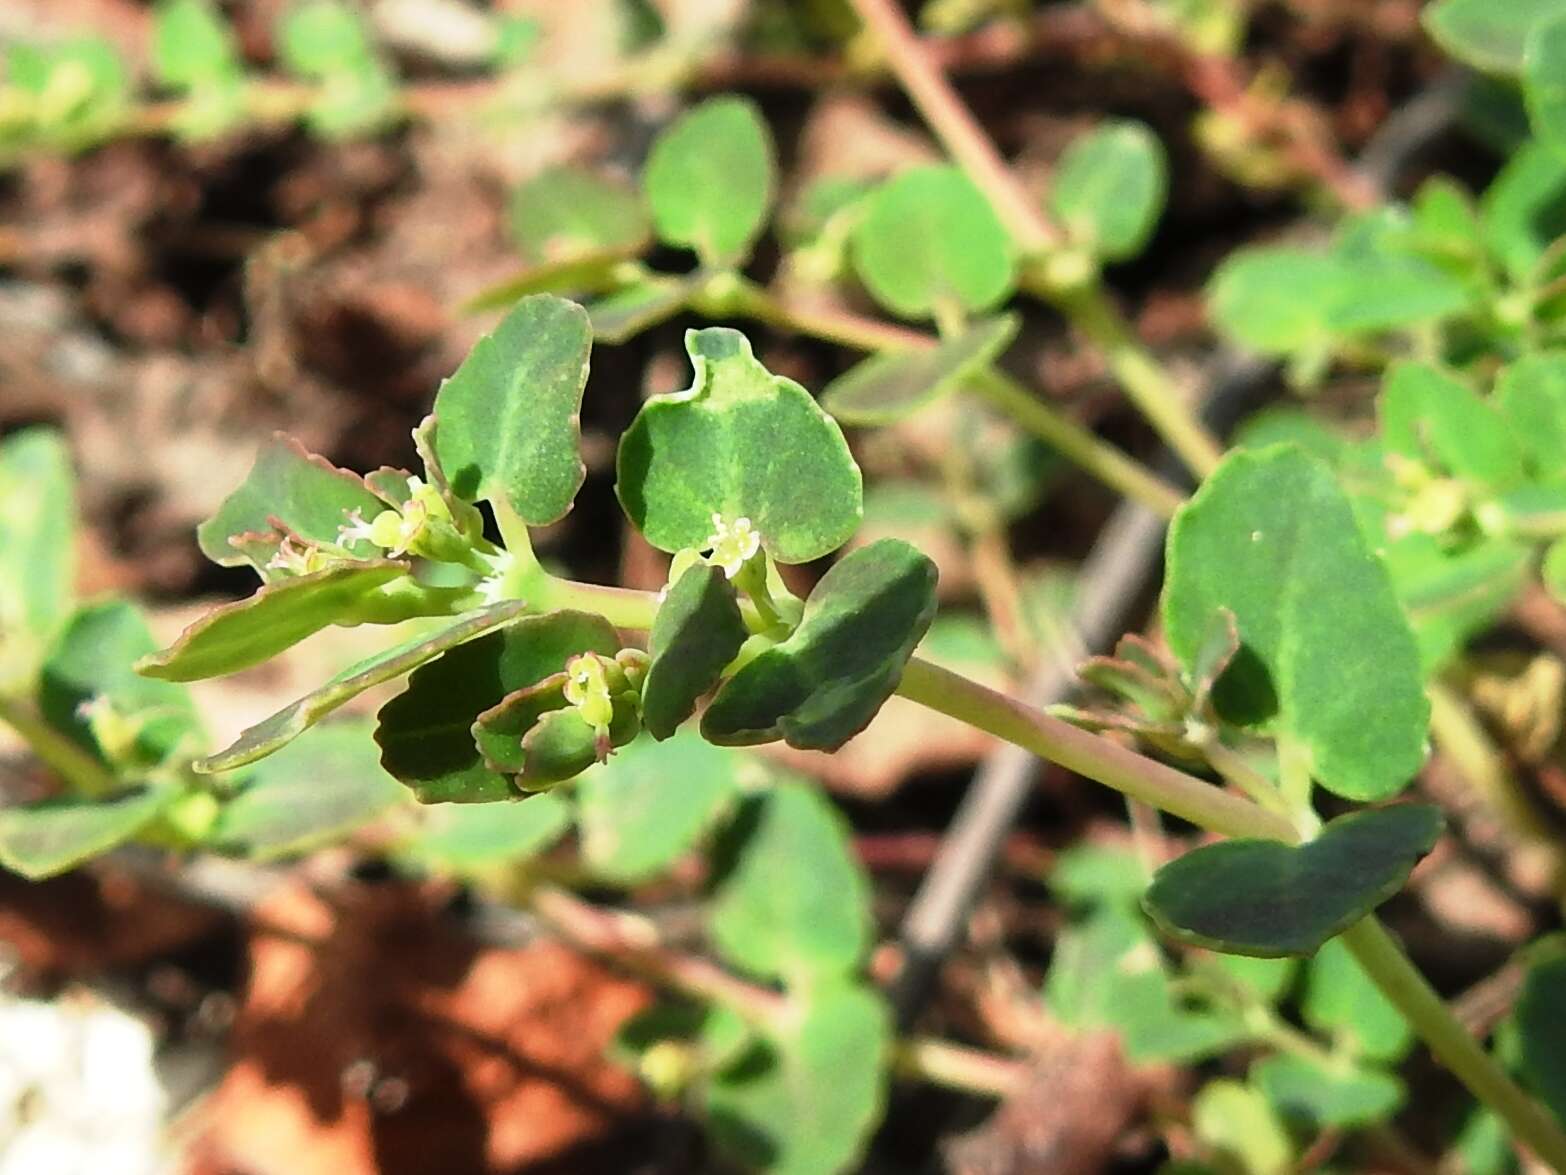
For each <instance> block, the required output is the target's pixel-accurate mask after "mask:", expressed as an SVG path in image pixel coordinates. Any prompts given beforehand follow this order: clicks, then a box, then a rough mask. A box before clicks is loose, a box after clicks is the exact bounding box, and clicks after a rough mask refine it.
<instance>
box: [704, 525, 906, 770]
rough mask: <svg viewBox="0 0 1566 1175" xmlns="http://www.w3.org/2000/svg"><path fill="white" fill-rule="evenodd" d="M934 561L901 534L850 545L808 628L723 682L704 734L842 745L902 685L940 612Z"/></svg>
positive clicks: (804, 624)
mask: <svg viewBox="0 0 1566 1175" xmlns="http://www.w3.org/2000/svg"><path fill="white" fill-rule="evenodd" d="M935 579H936V572H935V564H934V563H932V562H930V560H929V559H928V558H927V557H926V556H925V555H923V554H921V553H920V552H919V551H917V550H915V549H914V548H913V547H911V546H909V545H908V544H907V543H905V542H902V541H901V540H900V539H878V540H876V541H875V542H873V543H870V544H869V545H867V546H863V547H860V548H859V549H858V550H855V551H852V552H850V553H849V554H848V555H845V556H844V557H843V558H842V559H840V560H839V561H838V562H837V563H836V564H834V565H833V567H832V569H831V570H830V571H828V572H827V573H826V574H825V575H824V576H822V577H821V581H820V582H819V583H818V584H817V585H816V588H815V590H814V591H813V592H811V593H810V598H809V599H808V600H806V601H805V612H804V617H803V618H802V619H801V620H800V622H799V626H798V627H797V628H796V629H795V630H794V631H793V632H792V633H791V634H790V635H789V636H788V638H787V639H786V640H784V641H782V642H780V643H779V644H776V645H774V646H772V647H771V648H769V649H766V650H764V651H763V652H762V653H760V654H759V655H758V656H757V657H756V658H755V659H753V660H752V661H750V662H749V663H747V664H746V665H745V666H744V667H743V668H742V669H740V670H739V671H738V672H737V673H735V674H734V676H733V677H731V678H729V679H728V681H726V682H724V683H723V685H722V686H721V687H719V689H718V693H717V696H716V697H714V698H713V699H712V702H711V704H710V705H708V707H707V710H706V712H705V713H704V714H703V715H702V720H701V731H702V734H704V735H705V736H706V737H707V738H708V739H710V740H711V741H713V742H716V743H721V744H724V745H728V746H743V745H746V744H750V743H763V742H770V741H771V740H773V739H777V738H781V739H783V740H785V741H786V742H787V743H788V744H789V746H791V747H799V748H801V749H803V750H826V751H830V750H836V749H837V748H838V747H840V746H842V745H843V744H844V743H845V742H847V741H848V740H849V739H850V738H852V737H853V736H854V735H856V734H858V733H859V732H860V731H861V730H863V729H864V728H865V727H866V726H868V725H869V723H870V720H871V719H872V718H874V717H875V715H876V712H877V711H878V710H880V708H881V704H882V703H883V702H885V701H886V699H887V698H889V697H890V696H891V694H892V691H893V690H895V689H896V688H897V683H898V681H899V680H900V679H901V677H902V673H903V667H904V666H905V665H907V664H908V658H909V657H910V656H912V655H913V651H914V646H916V645H917V644H918V643H919V640H920V638H921V637H923V636H924V631H925V629H927V628H928V627H929V626H930V621H931V619H932V618H933V617H934V616H935Z"/></svg>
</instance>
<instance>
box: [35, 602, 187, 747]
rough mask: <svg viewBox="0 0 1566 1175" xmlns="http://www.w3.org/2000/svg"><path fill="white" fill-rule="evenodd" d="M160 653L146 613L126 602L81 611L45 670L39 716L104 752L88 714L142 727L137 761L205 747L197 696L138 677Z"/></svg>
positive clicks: (137, 734)
mask: <svg viewBox="0 0 1566 1175" xmlns="http://www.w3.org/2000/svg"><path fill="white" fill-rule="evenodd" d="M156 648H157V644H156V643H155V642H154V641H153V639H152V633H151V632H150V631H148V629H147V622H146V621H145V620H143V619H142V616H141V613H140V612H138V611H137V610H136V609H135V608H134V607H133V606H132V605H130V604H128V603H126V602H125V601H123V600H108V601H104V602H102V603H97V604H89V605H87V606H86V607H84V608H81V609H79V610H78V611H77V612H76V613H75V615H73V616H72V617H71V619H70V620H69V621H67V622H66V624H65V627H64V628H62V629H61V630H60V633H59V636H58V637H56V639H55V642H54V644H53V646H52V647H51V648H50V650H49V655H48V657H47V658H46V659H45V661H44V664H43V670H42V673H41V674H40V677H39V684H38V708H39V710H40V711H41V712H42V714H43V716H44V718H45V719H47V720H48V722H49V724H50V725H51V726H53V727H54V728H55V729H56V730H59V731H61V732H62V733H64V734H66V735H68V736H69V737H71V738H72V739H73V740H75V741H76V742H78V743H80V744H81V745H82V746H84V747H87V748H89V749H92V750H95V751H98V752H99V753H100V754H101V753H102V752H103V751H104V750H105V748H100V747H99V746H98V743H97V740H96V739H95V738H94V736H93V725H92V721H91V718H90V716H89V714H88V710H89V709H90V708H92V707H94V706H107V707H108V708H109V709H110V710H112V712H113V713H114V714H115V715H116V716H118V717H120V718H123V719H127V720H130V721H131V722H132V723H134V725H135V728H136V730H135V735H134V748H133V749H134V757H135V758H136V759H137V760H140V761H141V762H144V763H149V764H150V763H161V762H163V761H164V760H166V759H168V758H169V757H170V756H171V755H173V754H174V753H175V751H176V750H185V751H189V750H191V749H193V746H194V744H199V743H200V742H201V741H202V734H201V724H200V722H199V720H198V719H197V717H196V706H195V703H194V701H192V699H191V696H190V691H189V690H187V689H185V687H184V686H181V685H176V684H174V683H173V682H168V681H153V680H150V679H149V678H146V677H142V676H140V675H139V674H137V673H136V671H135V670H134V669H133V668H132V666H133V665H134V664H135V663H136V659H137V658H138V657H142V656H144V655H146V654H148V653H151V652H152V651H153V650H154V649H156Z"/></svg>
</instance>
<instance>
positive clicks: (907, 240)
mask: <svg viewBox="0 0 1566 1175" xmlns="http://www.w3.org/2000/svg"><path fill="white" fill-rule="evenodd" d="M853 260H854V268H855V270H856V271H857V272H858V274H859V278H860V280H861V281H863V282H864V283H865V288H866V289H868V290H869V291H870V293H871V294H872V295H873V296H874V297H875V299H876V301H878V302H880V303H881V304H882V305H883V306H885V307H886V308H887V309H889V310H891V311H893V312H894V313H896V314H900V315H902V316H903V317H905V318H929V317H932V316H933V315H934V314H935V312H936V309H937V307H940V306H942V305H944V304H948V303H949V304H951V305H953V306H955V307H958V308H960V309H962V310H966V311H968V312H970V313H977V312H979V311H983V310H989V309H991V308H992V307H994V306H996V305H998V304H999V303H1000V302H1001V301H1003V300H1004V299H1005V298H1006V296H1007V295H1008V294H1010V293H1011V290H1012V284H1013V280H1014V278H1015V276H1016V256H1015V251H1014V250H1013V248H1012V243H1011V238H1010V237H1009V236H1008V235H1007V233H1006V229H1005V226H1004V225H1002V224H1001V222H1000V218H999V217H997V216H996V215H995V210H994V209H993V208H991V207H990V203H989V201H988V200H986V199H985V198H984V193H982V192H981V191H979V189H978V188H977V187H975V186H974V184H973V181H972V180H970V179H969V178H968V177H967V176H966V175H964V174H963V173H962V171H960V170H959V169H958V168H956V167H952V166H948V165H940V166H933V167H914V168H910V169H908V170H907V171H904V172H902V173H901V174H899V175H897V176H895V177H893V178H892V179H890V180H888V181H887V182H886V183H885V184H883V185H882V187H881V188H880V190H879V191H877V192H876V193H875V195H874V196H872V197H871V198H870V201H869V208H868V210H867V211H866V213H865V216H864V218H863V219H862V220H860V221H859V223H858V224H857V225H856V226H855V227H854V236H853Z"/></svg>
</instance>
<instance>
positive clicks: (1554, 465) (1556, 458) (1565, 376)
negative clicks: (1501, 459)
mask: <svg viewBox="0 0 1566 1175" xmlns="http://www.w3.org/2000/svg"><path fill="white" fill-rule="evenodd" d="M1495 399H1496V402H1497V403H1498V404H1499V405H1500V407H1501V411H1502V412H1503V413H1504V414H1505V416H1506V418H1507V419H1508V420H1510V421H1511V424H1512V431H1513V432H1514V433H1515V434H1516V436H1517V439H1518V440H1519V441H1520V442H1521V443H1522V446H1523V448H1524V449H1525V450H1526V451H1527V454H1528V459H1529V460H1530V462H1532V465H1533V468H1534V470H1535V471H1536V472H1538V473H1539V474H1541V475H1543V476H1545V477H1551V478H1561V477H1566V353H1563V352H1560V351H1533V352H1530V353H1528V354H1526V355H1523V356H1521V357H1520V358H1518V359H1517V360H1515V361H1514V362H1512V363H1509V364H1507V365H1506V366H1505V367H1504V368H1502V369H1501V374H1500V375H1499V376H1498V377H1497V378H1496V383H1495Z"/></svg>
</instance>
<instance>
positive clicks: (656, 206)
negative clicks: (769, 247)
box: [642, 96, 776, 268]
mask: <svg viewBox="0 0 1566 1175" xmlns="http://www.w3.org/2000/svg"><path fill="white" fill-rule="evenodd" d="M774 171H775V165H774V163H773V148H772V136H771V135H770V134H769V133H768V131H767V124H766V123H765V122H763V121H762V118H761V114H760V112H759V111H757V109H756V107H755V106H754V105H753V104H752V103H751V102H750V101H749V100H748V99H745V98H736V97H732V96H729V97H722V98H709V99H708V100H707V101H705V102H702V103H701V104H699V105H697V106H694V107H692V108H691V109H690V110H688V111H686V112H685V113H684V114H682V115H681V116H680V117H679V118H677V119H676V120H675V121H674V122H673V123H672V124H671V125H670V126H668V127H667V128H665V129H664V131H663V132H662V133H661V134H660V135H659V136H658V138H657V139H656V140H655V141H654V142H653V146H652V151H651V152H650V153H649V154H648V156H647V166H646V167H645V168H644V169H643V171H642V186H643V188H644V189H645V190H646V192H647V202H648V204H649V205H650V206H651V208H652V218H653V226H654V227H655V228H656V229H657V231H658V236H659V237H661V238H662V239H663V240H665V241H668V242H669V243H670V244H671V245H686V246H688V247H690V248H692V249H695V250H696V252H697V254H698V255H699V256H700V257H701V260H702V263H703V264H704V265H708V266H712V267H716V268H721V267H724V266H729V265H732V264H734V263H735V262H737V261H740V260H742V259H743V258H744V256H745V254H746V252H747V251H748V250H749V249H750V246H751V243H752V242H753V241H754V240H755V239H756V234H757V233H759V232H760V231H761V226H762V225H763V224H764V223H766V219H767V209H768V208H770V207H771V205H772V195H773V189H774V187H775V185H776V176H775V175H774Z"/></svg>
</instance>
